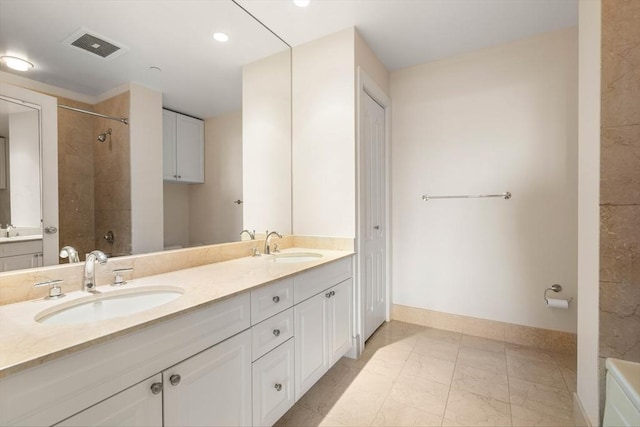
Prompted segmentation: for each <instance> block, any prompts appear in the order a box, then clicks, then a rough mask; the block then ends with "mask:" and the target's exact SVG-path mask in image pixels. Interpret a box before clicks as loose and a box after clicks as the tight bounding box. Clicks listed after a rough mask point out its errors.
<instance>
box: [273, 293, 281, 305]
mask: <svg viewBox="0 0 640 427" xmlns="http://www.w3.org/2000/svg"><path fill="white" fill-rule="evenodd" d="M273 302H275V303H276V304H277V303H279V302H280V297H279V296H278V295H276V296H275V297H273Z"/></svg>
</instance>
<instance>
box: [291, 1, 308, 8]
mask: <svg viewBox="0 0 640 427" xmlns="http://www.w3.org/2000/svg"><path fill="white" fill-rule="evenodd" d="M309 3H311V0H293V4H295V5H296V6H298V7H307V6H309Z"/></svg>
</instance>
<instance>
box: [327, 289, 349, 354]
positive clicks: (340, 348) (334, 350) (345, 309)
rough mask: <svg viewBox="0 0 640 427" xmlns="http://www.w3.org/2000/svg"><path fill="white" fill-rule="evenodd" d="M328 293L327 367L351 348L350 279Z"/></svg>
mask: <svg viewBox="0 0 640 427" xmlns="http://www.w3.org/2000/svg"><path fill="white" fill-rule="evenodd" d="M329 292H331V298H329V310H328V311H329V319H328V325H329V333H328V338H329V366H332V365H333V364H334V363H336V362H337V361H338V359H340V358H341V357H342V356H344V354H345V353H346V352H347V351H349V349H350V348H351V319H352V313H351V307H352V304H351V292H352V279H348V280H345V281H344V282H342V283H340V284H338V285H336V286H334V287H333V288H331V289H330V290H329Z"/></svg>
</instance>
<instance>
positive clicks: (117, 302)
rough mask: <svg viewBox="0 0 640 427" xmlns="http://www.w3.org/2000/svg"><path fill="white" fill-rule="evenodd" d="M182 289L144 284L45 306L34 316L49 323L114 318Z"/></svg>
mask: <svg viewBox="0 0 640 427" xmlns="http://www.w3.org/2000/svg"><path fill="white" fill-rule="evenodd" d="M183 292H184V291H183V290H182V289H180V288H177V287H173V286H145V287H144V288H135V289H122V290H117V291H112V292H106V293H102V294H95V295H91V296H88V297H85V298H80V299H78V300H75V301H69V302H67V303H62V304H58V305H56V306H55V307H51V308H48V309H46V310H43V311H41V312H40V313H38V314H37V315H36V317H35V320H36V322H38V323H44V324H47V325H72V324H79V323H87V322H94V321H97V320H106V319H113V318H115V317H121V316H127V315H130V314H135V313H139V312H141V311H144V310H148V309H150V308H154V307H158V306H160V305H163V304H166V303H168V302H171V301H173V300H175V299H177V298H179V297H180V296H182V294H183Z"/></svg>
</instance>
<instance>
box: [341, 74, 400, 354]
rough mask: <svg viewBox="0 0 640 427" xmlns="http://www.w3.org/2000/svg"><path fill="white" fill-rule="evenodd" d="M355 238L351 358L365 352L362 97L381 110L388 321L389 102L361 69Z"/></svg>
mask: <svg viewBox="0 0 640 427" xmlns="http://www.w3.org/2000/svg"><path fill="white" fill-rule="evenodd" d="M356 84H357V86H356V129H355V131H356V153H355V155H356V222H355V223H356V233H355V234H356V239H355V249H356V256H355V257H354V263H355V265H354V267H355V268H354V271H355V283H356V286H354V287H353V289H354V290H353V293H354V295H353V300H354V301H355V304H354V307H355V310H354V322H353V324H354V327H355V342H354V345H353V346H352V350H351V351H350V352H349V353H348V355H349V356H351V357H358V356H359V355H360V354H361V353H362V351H363V350H364V339H363V337H364V312H365V310H364V304H365V299H364V298H363V289H362V280H361V278H362V271H361V268H362V258H361V237H360V233H361V232H360V226H361V220H360V218H361V217H362V209H363V208H362V206H361V195H362V194H361V176H360V171H361V164H360V155H361V140H360V138H361V133H362V132H361V125H362V123H361V121H362V119H361V114H362V108H363V102H364V96H365V94H366V95H369V96H370V97H371V98H373V99H374V100H375V101H376V102H377V103H378V104H380V106H381V107H382V108H383V109H384V126H385V137H384V140H385V141H384V147H385V148H384V155H385V169H386V170H385V193H386V203H385V223H384V225H383V226H384V227H385V230H386V247H385V287H386V299H387V301H386V320H387V321H390V320H391V288H392V286H391V277H392V276H391V231H392V230H391V99H390V98H389V96H388V95H387V94H386V93H385V92H384V91H383V90H382V89H381V88H380V86H378V85H377V84H376V82H375V81H374V80H373V79H372V78H371V77H369V75H368V74H367V73H366V72H365V71H364V70H363V69H362V68H361V67H358V69H357V77H356Z"/></svg>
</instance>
